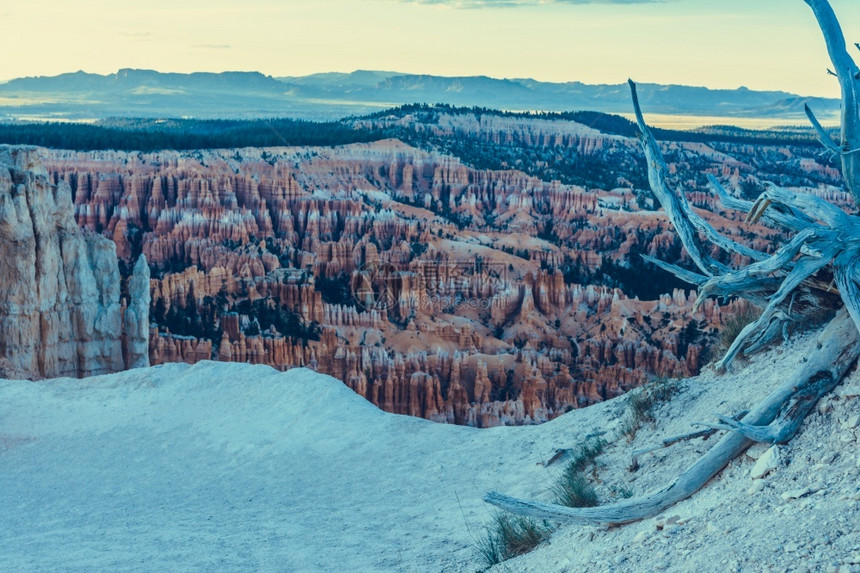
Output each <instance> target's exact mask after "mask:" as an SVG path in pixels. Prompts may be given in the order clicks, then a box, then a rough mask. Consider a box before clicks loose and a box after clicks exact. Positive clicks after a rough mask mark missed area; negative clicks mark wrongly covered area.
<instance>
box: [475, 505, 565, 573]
mask: <svg viewBox="0 0 860 573" xmlns="http://www.w3.org/2000/svg"><path fill="white" fill-rule="evenodd" d="M552 532H553V527H552V526H551V525H550V524H549V523H547V522H546V521H538V520H535V519H530V518H528V517H521V516H517V515H511V514H509V513H502V512H497V513H495V514H493V520H492V522H491V524H490V525H488V526H487V527H486V529H485V531H484V535H483V537H481V538H480V539H478V552H479V553H480V554H481V557H483V558H484V561H485V562H486V563H487V565H488V566H490V567H492V566H493V565H497V564H499V563H501V562H502V561H505V560H507V559H511V558H513V557H516V556H517V555H522V554H523V553H528V552H529V551H531V550H532V549H534V548H535V547H537V546H538V545H540V544H541V543H543V542H544V541H546V540H547V539H549V536H550V535H551V534H552Z"/></svg>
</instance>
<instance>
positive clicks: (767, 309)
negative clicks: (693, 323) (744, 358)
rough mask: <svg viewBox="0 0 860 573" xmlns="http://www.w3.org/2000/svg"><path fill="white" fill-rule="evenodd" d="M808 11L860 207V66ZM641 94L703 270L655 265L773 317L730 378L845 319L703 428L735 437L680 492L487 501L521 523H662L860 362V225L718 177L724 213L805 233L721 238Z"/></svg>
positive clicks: (645, 137)
mask: <svg viewBox="0 0 860 573" xmlns="http://www.w3.org/2000/svg"><path fill="white" fill-rule="evenodd" d="M804 1H805V2H806V3H807V4H808V5H809V6H810V7H811V8H812V11H813V13H814V14H815V17H816V19H817V21H818V25H819V28H820V29H821V31H822V34H823V36H824V40H825V43H826V45H827V50H828V53H829V55H830V59H831V61H832V63H833V66H834V69H835V75H836V76H837V77H838V78H839V84H840V87H841V92H842V118H841V124H842V131H841V142H840V144H836V143H835V142H833V141H832V140H831V139H830V138H829V136H828V135H827V132H826V131H825V130H824V129H823V128H822V127H821V124H820V123H819V122H818V120H817V119H815V116H814V114H813V113H812V111H811V110H810V109H809V108H808V107H807V108H806V113H807V115H808V116H809V118H810V121H811V122H812V125H813V128H814V129H815V131H816V134H817V136H818V137H819V139H821V141H822V143H823V144H824V146H825V148H826V149H828V150H829V151H830V152H831V153H833V154H835V155H838V156H839V157H840V161H841V162H842V172H843V178H844V180H845V184H846V186H847V187H848V189H849V191H850V192H851V193H852V195H853V196H854V198H855V202H856V203H858V204H860V102H858V98H860V68H858V67H857V65H856V64H855V63H854V61H853V60H852V59H851V57H850V55H849V54H848V52H847V49H846V46H845V40H844V37H843V35H842V30H841V28H840V26H839V22H838V21H837V19H836V15H835V14H834V13H833V10H832V8H831V7H830V4H829V3H828V2H827V0H804ZM630 89H631V96H632V99H633V108H634V112H635V114H636V122H637V124H638V126H639V130H640V136H641V141H642V147H643V149H644V152H645V158H646V160H647V163H648V180H649V183H650V185H651V190H652V192H653V193H654V195H655V196H656V197H657V199H658V200H659V201H660V203H661V205H662V206H663V209H664V210H665V212H666V215H667V216H668V218H669V220H670V221H671V223H672V225H673V226H674V227H675V229H676V230H677V232H678V234H679V236H680V238H681V242H682V243H683V245H684V247H685V248H686V250H687V252H688V253H689V254H690V258H691V259H692V260H693V262H694V264H695V265H696V266H697V267H698V269H699V271H700V272H694V271H690V270H686V269H682V268H680V267H677V266H675V265H671V264H668V263H665V262H660V261H657V260H655V259H653V258H648V260H649V261H652V262H654V263H655V264H656V265H658V266H660V267H661V268H663V269H666V270H668V271H670V272H672V273H674V274H676V275H677V276H678V277H680V278H682V279H683V280H686V281H687V282H690V283H691V284H694V285H696V286H698V287H699V298H698V300H697V304H700V303H701V302H702V301H703V300H704V299H705V298H706V297H708V296H737V297H742V298H746V299H748V300H750V301H751V302H752V303H753V304H755V305H757V306H759V307H761V308H762V309H763V311H762V314H761V316H760V318H759V319H758V320H756V321H755V322H753V323H752V324H750V325H747V327H745V328H744V329H743V330H742V331H741V333H740V334H739V335H738V337H737V339H736V340H735V341H734V343H733V344H732V345H731V347H730V348H729V349H728V351H727V352H726V354H725V356H724V357H723V358H722V360H720V361H719V362H718V363H717V366H718V368H721V369H722V368H727V367H729V366H730V365H731V363H732V361H733V360H734V358H735V357H736V356H737V355H738V354H743V353H751V352H755V351H757V350H759V349H760V348H762V347H763V346H764V345H765V344H767V343H768V342H770V341H771V340H773V339H774V338H776V337H777V336H778V335H779V334H782V335H783V336H787V332H788V328H787V327H788V325H789V324H791V323H794V322H800V321H804V320H806V319H808V318H809V317H810V316H812V315H814V314H816V313H819V312H820V311H821V310H822V309H828V308H829V309H837V308H838V309H839V310H838V312H837V313H836V317H835V318H834V319H833V320H832V321H831V322H830V324H828V325H827V327H826V328H825V329H824V330H823V331H822V333H821V334H820V335H819V337H818V340H817V345H816V351H815V352H814V353H813V354H812V356H809V357H805V362H804V363H802V364H801V365H800V366H799V367H798V368H797V369H796V370H795V372H793V373H791V374H790V375H789V376H788V379H787V381H786V382H785V383H783V384H782V385H781V386H780V387H779V388H777V389H776V390H775V391H773V392H772V393H771V394H770V395H769V396H767V397H766V398H765V399H764V400H763V401H762V402H761V403H759V404H758V405H756V406H755V407H754V408H753V409H752V410H751V411H750V412H749V413H748V414H746V415H745V416H744V417H743V418H742V419H741V420H739V421H738V420H734V419H731V418H728V417H726V416H723V415H719V414H718V415H717V418H718V420H719V422H718V423H714V424H703V425H706V426H709V427H710V428H711V429H714V430H727V431H728V433H727V434H725V435H724V436H723V437H722V438H721V439H720V440H719V441H718V442H717V443H716V444H715V445H714V447H713V448H711V450H710V451H708V452H707V453H706V454H705V455H704V456H702V457H701V458H699V460H698V461H696V462H695V463H694V464H693V465H692V466H691V467H690V468H689V469H688V470H686V471H685V472H684V473H682V474H681V475H680V476H679V477H678V478H677V479H675V480H674V481H673V482H672V483H671V484H669V485H668V486H666V487H664V488H663V489H661V490H659V491H655V492H653V493H649V494H646V495H644V496H642V497H637V498H630V499H626V500H622V501H618V502H615V503H611V504H607V505H603V506H598V507H582V508H572V507H566V506H561V505H556V504H549V503H542V502H537V501H527V500H520V499H516V498H513V497H510V496H507V495H504V494H501V493H497V492H491V493H489V494H487V496H486V497H485V500H486V501H487V502H489V503H491V504H493V505H496V506H498V507H501V508H502V509H506V510H508V511H511V512H513V513H517V514H520V515H525V516H531V517H537V518H543V519H557V520H562V521H571V522H578V523H607V524H621V523H627V522H631V521H636V520H639V519H644V518H647V517H651V516H654V515H657V514H659V513H660V512H662V511H663V510H665V509H666V508H667V507H669V506H671V505H674V504H675V503H677V502H679V501H681V500H683V499H686V498H687V497H689V496H691V495H693V494H694V493H695V492H696V491H698V490H699V489H700V488H702V487H703V486H704V485H705V484H706V483H707V482H708V481H709V480H710V479H711V478H712V477H714V476H715V475H716V474H717V473H719V472H720V470H722V469H723V468H724V467H725V466H726V464H728V463H729V462H730V461H731V460H732V459H734V458H735V457H736V456H738V455H739V454H741V453H742V452H743V451H745V450H746V449H747V448H748V447H749V446H750V445H751V444H752V443H753V442H754V441H761V442H769V443H781V442H786V441H788V440H790V439H791V438H792V437H793V436H794V434H795V433H796V432H797V430H798V429H799V428H800V426H801V424H802V422H803V419H804V418H805V416H806V415H807V414H808V413H809V412H810V411H811V410H812V408H813V407H814V406H815V404H816V402H817V401H818V399H819V398H821V397H822V396H824V395H826V394H827V393H828V392H830V391H832V390H833V388H835V387H836V386H837V385H838V384H839V383H840V382H841V381H842V379H843V378H844V376H845V375H846V374H847V373H848V372H849V370H850V369H851V368H852V367H853V366H854V364H855V363H856V362H857V359H858V356H860V335H858V328H860V285H858V283H860V256H859V255H860V218H858V217H856V216H853V215H848V214H846V213H845V212H844V211H842V210H840V209H838V208H837V207H835V206H833V205H831V204H830V203H827V202H826V201H823V200H821V199H818V198H817V197H814V196H812V195H809V194H804V193H797V192H794V191H791V190H788V189H782V188H779V187H777V186H773V185H772V186H771V187H770V188H769V189H768V190H767V191H766V192H765V193H763V194H762V195H761V196H760V197H759V198H758V200H757V201H755V202H752V203H750V202H746V201H742V200H739V199H735V198H733V197H731V195H729V193H728V192H726V191H725V189H723V188H722V186H721V185H720V184H719V182H718V181H717V180H716V179H715V178H713V177H709V181H710V184H711V187H712V188H713V189H714V191H715V192H716V193H717V194H718V196H719V197H720V199H721V201H722V202H723V204H724V205H726V206H727V207H729V208H732V209H739V210H743V211H746V212H748V216H747V221H748V222H750V223H755V222H758V221H759V220H764V221H765V222H767V223H769V224H775V225H780V226H783V227H785V228H787V229H788V230H789V231H793V232H795V233H796V234H795V235H794V236H793V237H792V238H791V239H790V240H789V241H788V242H787V243H786V244H785V245H783V246H782V247H781V248H779V249H778V250H777V251H776V252H775V253H774V254H772V255H765V254H763V253H760V252H758V251H754V250H753V249H749V248H748V247H745V246H743V245H739V244H738V243H736V242H734V241H732V240H731V239H729V238H727V237H723V236H721V235H720V234H719V233H718V232H717V231H716V230H715V229H713V228H712V227H711V226H710V225H709V224H708V223H707V222H706V221H705V220H704V219H702V218H701V217H700V216H699V215H698V214H697V213H696V212H695V211H693V209H692V208H691V207H690V205H689V204H688V203H687V201H686V199H685V197H684V195H683V193H676V192H673V191H672V190H671V189H670V188H669V186H668V185H667V182H666V175H667V173H668V168H667V166H666V163H665V161H664V159H663V156H662V154H661V152H660V148H659V146H658V144H657V141H656V140H655V139H654V137H653V135H652V134H651V131H650V130H649V129H648V126H647V125H646V124H645V120H644V118H643V116H642V111H641V109H640V106H639V100H638V97H637V95H636V85H635V84H634V83H633V82H632V81H630ZM703 237H704V239H703ZM709 245H716V246H718V247H719V248H721V249H723V250H725V251H728V252H731V253H738V254H742V255H744V256H747V257H749V258H750V259H752V261H753V262H752V263H751V264H749V265H747V266H745V267H742V268H739V269H730V268H728V267H726V266H725V265H724V264H722V263H720V262H719V261H717V260H715V259H714V258H713V257H711V256H710V255H709V254H708V253H709V252H710V249H709V248H708V247H709ZM828 283H830V284H828ZM831 285H833V286H835V287H836V288H835V289H834V288H833V286H831Z"/></svg>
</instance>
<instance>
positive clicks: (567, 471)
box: [553, 438, 606, 507]
mask: <svg viewBox="0 0 860 573" xmlns="http://www.w3.org/2000/svg"><path fill="white" fill-rule="evenodd" d="M604 447H606V442H605V441H604V440H603V439H601V438H591V439H587V440H586V441H585V442H584V443H583V444H582V445H580V446H579V447H577V448H576V449H574V450H573V452H571V453H569V454H568V456H567V458H568V462H567V466H566V467H565V468H564V471H563V472H562V473H561V475H560V476H559V478H558V482H557V483H556V484H555V486H554V487H553V493H554V494H555V497H556V499H557V500H558V502H559V503H560V504H562V505H566V506H568V507H593V506H595V505H597V492H596V491H595V490H594V486H593V485H591V482H590V481H588V478H587V477H586V476H585V470H586V469H587V468H588V466H589V465H591V464H593V463H594V460H595V458H597V456H599V455H600V454H601V453H603V449H604Z"/></svg>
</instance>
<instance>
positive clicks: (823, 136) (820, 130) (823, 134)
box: [803, 104, 842, 154]
mask: <svg viewBox="0 0 860 573" xmlns="http://www.w3.org/2000/svg"><path fill="white" fill-rule="evenodd" d="M803 111H805V112H806V117H807V118H809V123H811V124H812V128H813V129H814V130H815V133H816V135H818V141H820V142H821V145H823V146H824V147H825V148H827V149H829V150H830V151H832V152H833V153H837V154H838V153H840V152H841V151H842V150H841V149H839V146H838V145H836V144H835V143H833V140H832V139H830V134H828V133H827V130H825V129H824V126H822V125H821V123H820V122H819V121H818V118H817V117H815V114H814V113H812V110H811V109H810V108H809V104H803Z"/></svg>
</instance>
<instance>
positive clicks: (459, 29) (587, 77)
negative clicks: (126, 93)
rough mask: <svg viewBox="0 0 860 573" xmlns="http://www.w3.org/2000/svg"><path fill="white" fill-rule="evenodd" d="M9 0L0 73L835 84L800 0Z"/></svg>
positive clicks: (834, 91)
mask: <svg viewBox="0 0 860 573" xmlns="http://www.w3.org/2000/svg"><path fill="white" fill-rule="evenodd" d="M4 4H5V6H0V53H2V54H4V58H3V64H2V66H0V80H7V79H11V78H15V77H22V76H38V75H56V74H60V73H64V72H73V71H77V70H84V71H87V72H92V73H100V74H108V73H113V72H115V71H116V70H118V69H120V68H146V69H155V70H159V71H163V72H192V71H213V72H219V71H226V70H243V71H260V72H263V73H264V74H267V75H273V76H276V77H279V76H297V75H306V74H311V73H316V72H331V71H339V72H350V71H353V70H357V69H365V70H368V69H373V70H386V71H399V72H404V73H425V74H435V75H445V76H462V75H486V76H491V77H496V78H521V77H531V78H535V79H537V80H542V81H553V82H567V81H582V82H585V83H591V84H594V83H620V82H623V81H625V80H626V79H627V78H628V77H632V78H633V79H635V80H636V81H639V82H656V83H676V84H687V85H704V86H708V87H712V88H736V87H738V86H746V87H749V88H751V89H761V90H771V89H774V90H777V89H778V90H786V91H790V92H794V93H799V94H801V95H819V96H829V97H838V86H837V84H836V81H835V78H833V77H830V76H828V75H827V73H826V68H827V66H828V65H829V61H828V59H827V53H826V50H825V48H824V44H823V42H822V40H821V37H820V34H819V31H818V28H817V26H816V24H815V20H814V17H813V16H812V11H811V10H810V9H809V7H808V6H806V4H805V3H804V2H803V1H802V0H717V1H715V0H418V1H415V0H242V1H235V0H147V1H146V2H140V1H135V2H127V1H126V0H76V1H74V2H69V1H68V0H29V1H28V2H26V3H25V2H16V3H11V2H9V3H4ZM831 4H832V5H833V8H834V10H835V11H836V13H837V15H838V16H839V18H840V21H841V23H842V26H843V29H844V31H845V33H846V37H847V39H848V41H849V42H852V43H853V42H854V41H860V1H858V0H831ZM852 50H853V48H852ZM856 53H857V55H858V56H860V52H856Z"/></svg>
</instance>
